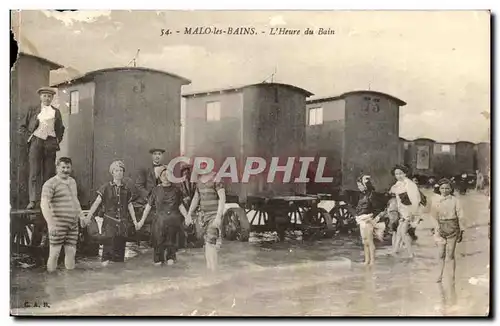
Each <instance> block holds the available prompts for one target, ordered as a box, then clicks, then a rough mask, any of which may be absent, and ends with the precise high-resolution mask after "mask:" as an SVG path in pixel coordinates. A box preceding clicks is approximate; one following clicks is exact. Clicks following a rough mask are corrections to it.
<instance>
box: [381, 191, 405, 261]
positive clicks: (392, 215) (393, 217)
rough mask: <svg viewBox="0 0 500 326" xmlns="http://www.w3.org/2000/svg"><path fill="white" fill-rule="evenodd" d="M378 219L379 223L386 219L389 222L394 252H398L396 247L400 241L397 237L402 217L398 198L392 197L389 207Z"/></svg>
mask: <svg viewBox="0 0 500 326" xmlns="http://www.w3.org/2000/svg"><path fill="white" fill-rule="evenodd" d="M376 219H377V220H379V221H381V220H385V219H388V220H389V223H388V227H389V230H390V231H391V234H392V251H393V252H397V251H398V248H396V245H397V244H398V243H399V241H398V240H399V239H398V237H397V230H398V224H399V219H400V215H399V212H398V202H397V200H396V197H392V198H391V199H389V202H388V203H387V207H386V208H385V210H384V211H383V212H382V213H380V214H379V215H378V216H377V218H376Z"/></svg>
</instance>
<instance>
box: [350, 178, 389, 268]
mask: <svg viewBox="0 0 500 326" xmlns="http://www.w3.org/2000/svg"><path fill="white" fill-rule="evenodd" d="M357 184H358V189H359V190H360V191H361V197H360V199H359V200H358V205H357V206H356V222H357V223H358V224H359V230H360V233H361V239H362V241H363V249H364V253H365V262H364V263H365V265H373V264H374V263H375V243H374V242H373V235H374V233H375V234H377V235H378V237H381V235H382V234H383V231H384V229H383V227H384V226H385V224H384V223H377V222H378V218H380V216H377V218H375V219H374V217H375V214H376V207H375V206H376V205H375V204H374V198H373V197H374V191H375V188H374V187H373V185H372V183H371V181H370V176H367V175H364V176H362V177H360V178H359V179H358V180H357Z"/></svg>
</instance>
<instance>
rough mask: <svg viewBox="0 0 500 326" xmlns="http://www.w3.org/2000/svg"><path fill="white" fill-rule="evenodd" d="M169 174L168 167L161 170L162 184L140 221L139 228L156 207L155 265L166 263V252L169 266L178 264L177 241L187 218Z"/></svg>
mask: <svg viewBox="0 0 500 326" xmlns="http://www.w3.org/2000/svg"><path fill="white" fill-rule="evenodd" d="M168 172H169V171H168V170H167V167H166V166H164V167H162V168H161V169H160V171H159V174H160V181H161V184H159V185H157V186H156V187H155V188H153V191H152V192H151V195H150V196H149V199H148V203H147V204H146V207H145V208H144V212H143V214H142V218H141V220H140V221H139V228H141V227H142V225H143V224H144V221H146V218H147V217H148V214H149V212H150V211H151V207H153V206H154V207H156V217H155V219H154V220H153V223H152V225H151V236H152V244H153V248H154V257H153V260H154V264H155V265H161V264H163V263H164V262H165V250H166V251H167V258H166V260H167V264H169V265H172V264H173V263H175V262H176V260H177V257H176V251H177V245H178V242H177V239H178V237H179V235H180V232H181V231H182V229H181V224H182V223H183V221H184V218H183V217H186V216H187V212H186V209H185V207H184V205H183V204H182V193H181V190H180V189H179V187H177V186H176V185H174V184H172V183H171V182H170V181H169V178H168ZM181 214H182V215H181Z"/></svg>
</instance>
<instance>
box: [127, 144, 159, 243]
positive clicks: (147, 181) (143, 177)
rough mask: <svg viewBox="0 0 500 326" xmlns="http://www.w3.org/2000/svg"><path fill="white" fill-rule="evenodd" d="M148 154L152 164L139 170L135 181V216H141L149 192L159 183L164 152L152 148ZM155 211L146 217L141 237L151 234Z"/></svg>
mask: <svg viewBox="0 0 500 326" xmlns="http://www.w3.org/2000/svg"><path fill="white" fill-rule="evenodd" d="M149 153H150V154H151V158H152V164H150V165H148V166H147V167H144V168H141V169H139V171H138V172H137V176H136V179H135V196H134V207H135V208H136V214H138V215H137V216H141V214H142V212H143V209H144V207H145V206H146V204H147V202H148V197H149V195H150V194H151V191H152V190H153V189H154V187H156V186H157V185H158V184H159V183H160V179H159V178H160V175H159V172H160V171H161V167H162V166H163V165H162V164H161V162H162V159H163V154H164V153H165V150H164V149H162V148H152V149H151V150H150V151H149ZM155 210H156V209H153V210H152V211H151V213H150V214H149V215H148V217H147V219H146V221H145V223H144V226H145V228H142V229H141V230H142V232H141V233H143V235H147V234H148V233H149V234H151V230H150V227H151V222H152V221H153V219H154V218H155V216H156V211H155Z"/></svg>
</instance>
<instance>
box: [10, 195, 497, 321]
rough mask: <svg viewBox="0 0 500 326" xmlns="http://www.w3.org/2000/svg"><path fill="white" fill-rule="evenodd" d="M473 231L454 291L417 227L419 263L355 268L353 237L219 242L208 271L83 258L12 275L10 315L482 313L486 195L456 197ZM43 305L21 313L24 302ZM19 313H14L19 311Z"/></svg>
mask: <svg viewBox="0 0 500 326" xmlns="http://www.w3.org/2000/svg"><path fill="white" fill-rule="evenodd" d="M462 201H463V205H464V209H465V213H466V215H467V216H468V217H469V219H474V220H471V223H470V225H473V226H472V227H470V228H469V229H467V230H466V233H465V239H464V241H463V242H462V243H461V244H459V245H458V247H457V274H456V280H455V283H454V284H453V283H452V282H450V281H449V279H448V278H447V277H446V275H445V279H444V282H443V283H442V284H438V283H436V282H435V281H436V276H437V270H436V268H437V258H436V255H437V252H436V247H435V244H434V242H433V239H432V237H431V233H430V225H431V224H430V223H429V221H428V220H424V221H423V222H422V223H421V224H420V226H419V228H418V229H417V236H418V237H419V239H418V240H417V242H416V247H415V252H416V257H415V258H414V259H413V260H410V259H408V258H406V255H405V253H404V252H402V253H401V254H400V255H399V256H398V257H392V256H391V255H390V254H389V253H390V248H389V246H387V245H384V244H380V243H379V244H377V253H376V255H377V261H376V264H375V265H374V266H372V267H367V266H364V265H363V264H362V261H363V251H362V248H361V242H360V240H359V239H357V238H352V237H351V238H348V237H339V236H337V237H335V238H333V239H324V240H320V241H314V242H305V241H302V240H301V239H300V237H299V236H292V235H291V237H290V238H289V239H287V241H286V242H285V243H276V242H274V241H275V240H276V236H275V235H273V234H264V235H262V234H253V235H252V238H251V241H250V242H249V243H240V242H224V243H223V247H222V249H221V251H220V261H219V263H220V270H219V272H218V273H217V274H216V275H210V274H208V273H207V272H206V268H205V263H204V257H203V251H202V249H188V250H184V251H182V252H180V253H179V255H178V258H179V261H178V263H177V264H176V265H174V266H161V267H156V266H153V265H152V252H151V249H145V248H137V247H134V246H131V247H130V248H129V249H128V255H129V256H133V257H130V258H128V259H127V261H126V262H125V263H122V264H113V265H110V266H107V267H102V266H101V265H100V263H99V261H98V260H97V259H88V260H80V261H78V263H77V269H76V270H74V271H70V272H66V271H64V270H61V271H59V272H58V273H57V274H54V275H48V274H47V273H45V271H44V270H42V269H15V270H13V271H12V286H11V288H12V290H11V291H12V292H11V293H12V295H11V297H12V300H11V307H12V308H13V309H12V313H13V314H22V315H26V314H28V315H30V314H37V315H40V314H49V315H54V314H55V315H161V316H179V315H183V316H191V315H205V316H283V315H287V316H304V315H310V316H358V315H363V316H425V315H431V316H442V315H459V316H460V315H467V316H470V315H475V316H485V315H487V311H488V306H489V303H488V300H489V284H488V282H489V268H488V267H489V264H490V262H489V246H490V243H489V239H488V226H487V223H488V220H489V210H488V204H487V198H486V197H484V195H481V194H477V193H471V194H468V195H467V196H465V197H462ZM34 302H38V303H42V304H43V303H44V302H45V303H47V304H48V305H50V308H49V307H41V308H24V304H25V303H29V304H32V303H34ZM17 308H19V309H17Z"/></svg>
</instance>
